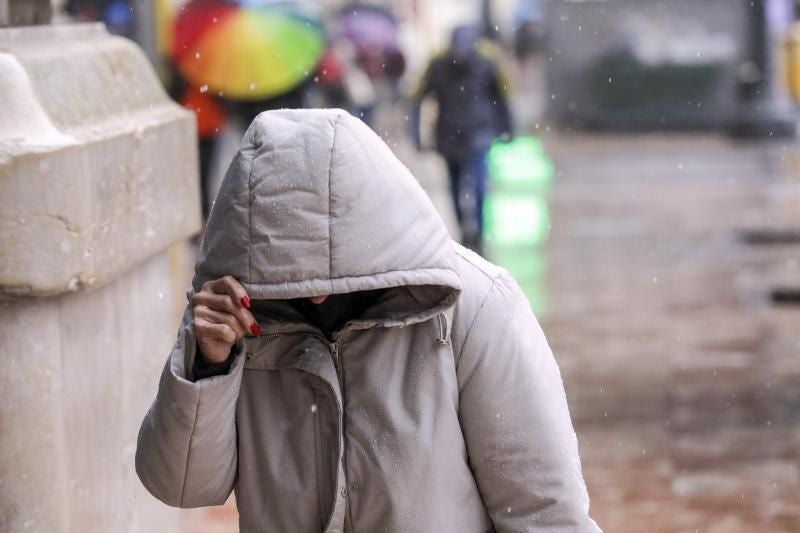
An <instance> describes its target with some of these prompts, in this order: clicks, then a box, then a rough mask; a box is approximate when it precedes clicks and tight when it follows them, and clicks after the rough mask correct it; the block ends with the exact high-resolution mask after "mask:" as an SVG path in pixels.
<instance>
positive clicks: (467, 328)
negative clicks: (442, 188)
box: [136, 110, 599, 533]
mask: <svg viewBox="0 0 800 533" xmlns="http://www.w3.org/2000/svg"><path fill="white" fill-rule="evenodd" d="M190 300H191V304H190V305H189V306H188V307H187V310H186V313H185V316H184V320H183V323H182V324H181V326H180V329H179V332H178V339H177V341H176V343H175V346H174V348H173V350H172V353H171V354H170V355H169V357H168V360H167V363H166V366H165V368H164V372H163V374H162V377H161V381H160V384H159V390H158V394H157V396H156V399H155V401H154V403H153V405H152V407H151V408H150V410H149V411H148V413H147V415H146V416H145V419H144V422H143V423H142V427H141V431H140V434H139V442H138V447H137V450H136V469H137V472H138V474H139V477H140V479H141V480H142V482H143V483H144V485H145V486H146V487H147V489H148V490H149V491H150V492H151V493H152V494H153V495H154V496H155V497H157V498H158V499H160V500H162V501H163V502H165V503H167V504H168V505H173V506H179V507H199V506H208V505H219V504H222V503H224V502H225V501H226V499H227V498H228V496H229V495H230V493H231V491H235V492H236V502H237V505H238V508H239V514H240V519H239V520H240V522H239V525H240V528H241V531H243V532H293V533H294V532H298V533H305V532H321V531H324V532H326V533H339V532H351V531H352V532H370V533H371V532H378V531H384V532H405V531H426V532H428V531H435V532H458V533H473V532H474V533H484V532H487V531H498V532H512V531H513V532H518V531H531V532H533V531H548V532H553V531H559V532H587V533H588V532H597V531H599V528H598V527H597V525H596V524H595V523H594V522H593V521H592V519H591V518H590V517H589V514H588V509H589V500H588V496H587V492H586V488H585V485H584V481H583V478H582V476H581V468H580V461H579V458H578V447H577V441H576V437H575V433H574V431H573V428H572V424H571V421H570V417H569V412H568V410H567V403H566V399H565V395H564V388H563V384H562V381H561V377H560V374H559V371H558V367H557V366H556V363H555V360H554V359H553V356H552V353H551V351H550V349H549V347H548V345H547V342H546V340H545V337H544V335H543V333H542V330H541V329H540V327H539V325H538V323H537V322H536V319H535V318H534V316H533V314H532V313H531V311H530V308H529V306H528V303H527V300H526V299H525V297H524V295H523V294H522V292H521V291H520V289H519V287H518V286H517V284H516V283H515V282H514V280H513V279H512V278H511V277H510V276H509V274H508V273H507V272H505V271H504V270H502V269H500V268H498V267H496V266H494V265H492V264H490V263H488V262H487V261H485V260H483V259H481V258H480V257H479V256H477V255H475V254H474V253H472V252H470V251H468V250H466V249H464V248H462V247H460V246H459V245H457V244H455V243H454V242H453V241H452V240H451V239H450V237H449V236H448V234H447V231H446V229H445V227H444V224H443V223H442V221H441V219H440V218H439V216H438V214H437V213H436V211H435V210H434V208H433V206H432V205H431V203H430V201H429V199H428V198H427V196H426V195H425V193H424V192H423V191H422V189H421V188H420V187H419V185H418V184H417V182H416V180H415V179H414V178H413V176H411V174H410V173H409V172H408V170H407V169H406V168H405V167H404V166H403V165H402V164H401V163H400V162H399V161H398V160H397V159H396V158H395V157H394V155H393V154H392V153H391V151H390V150H389V148H388V147H387V146H386V145H385V144H384V143H383V142H382V141H381V140H380V139H379V138H378V136H377V135H375V134H374V133H373V132H372V131H371V130H370V129H369V128H368V127H367V126H365V125H364V124H363V123H362V122H361V121H359V120H358V119H355V118H354V117H352V116H350V115H348V114H347V113H345V112H342V111H340V110H282V111H270V112H266V113H263V114H261V115H260V116H259V117H258V118H257V119H256V120H255V121H254V122H253V124H252V125H251V126H250V128H249V130H248V131H247V133H246V135H245V138H244V140H243V142H242V145H241V148H240V151H239V153H238V155H237V156H236V158H235V159H234V161H233V163H232V164H231V167H230V169H229V170H228V173H227V175H226V177H225V179H224V182H223V184H222V187H221V190H220V193H219V196H218V198H217V201H216V203H215V204H214V207H213V209H212V211H211V215H210V218H209V221H208V227H207V231H206V235H205V239H204V242H203V245H202V249H201V252H200V256H199V259H198V262H197V268H196V275H195V278H194V280H193V285H192V289H191V291H190Z"/></svg>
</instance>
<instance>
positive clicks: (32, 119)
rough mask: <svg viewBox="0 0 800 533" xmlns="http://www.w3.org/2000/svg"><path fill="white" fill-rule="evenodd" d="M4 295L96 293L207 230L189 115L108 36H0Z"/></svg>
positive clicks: (43, 32)
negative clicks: (203, 227)
mask: <svg viewBox="0 0 800 533" xmlns="http://www.w3.org/2000/svg"><path fill="white" fill-rule="evenodd" d="M0 93H2V94H3V100H4V102H3V105H2V106H0V183H2V195H0V257H2V260H0V293H6V294H11V295H28V294H31V295H46V294H58V293H63V292H66V291H75V290H79V289H81V288H84V287H96V286H99V285H102V284H103V283H104V282H105V281H107V280H109V279H112V278H114V277H115V276H118V275H119V274H120V273H122V272H124V271H126V269H129V268H131V266H132V265H136V264H137V263H139V262H140V261H142V260H144V259H146V258H148V257H150V256H152V255H154V254H157V253H160V252H162V251H163V250H165V249H166V248H167V247H168V246H169V245H170V244H171V243H173V242H175V241H177V240H180V239H183V238H186V237H188V236H190V235H193V234H195V233H196V232H197V231H199V228H200V211H199V196H198V187H197V178H196V176H197V155H196V154H197V152H196V150H197V149H196V143H195V140H194V122H193V118H192V116H191V114H190V113H188V112H186V111H184V110H182V109H181V108H180V107H178V106H177V105H175V104H174V103H172V102H171V101H170V100H169V99H168V98H167V96H166V94H165V93H164V91H163V89H162V88H161V86H160V84H159V81H158V79H157V78H156V76H155V74H154V73H153V71H152V68H151V67H150V65H149V64H148V63H147V60H146V58H145V57H144V56H143V55H142V53H141V52H140V51H139V50H138V49H137V48H136V47H135V46H134V45H133V44H132V43H131V42H130V41H128V40H125V39H122V38H116V37H111V36H109V35H108V34H107V33H106V32H105V30H104V29H103V28H102V26H94V25H89V26H85V25H79V26H58V27H43V28H20V29H5V30H0Z"/></svg>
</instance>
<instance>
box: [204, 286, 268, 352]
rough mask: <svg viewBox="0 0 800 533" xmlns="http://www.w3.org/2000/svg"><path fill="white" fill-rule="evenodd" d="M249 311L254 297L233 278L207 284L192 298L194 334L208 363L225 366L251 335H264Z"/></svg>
mask: <svg viewBox="0 0 800 533" xmlns="http://www.w3.org/2000/svg"><path fill="white" fill-rule="evenodd" d="M249 308H250V297H249V296H248V295H247V292H246V291H245V290H244V287H242V285H241V284H240V283H239V282H238V281H237V280H236V279H235V278H233V277H232V276H225V277H222V278H219V279H214V280H210V281H207V282H205V283H203V286H202V287H201V288H200V292H198V293H195V294H194V295H193V296H192V315H193V317H194V321H193V325H194V334H195V337H196V338H197V346H198V348H200V353H201V355H202V356H203V359H204V360H205V362H206V363H208V364H219V363H224V362H225V361H226V360H227V359H228V357H229V356H230V353H231V348H232V347H233V344H234V343H235V342H236V341H238V340H239V339H241V338H242V337H244V336H245V335H246V334H247V332H249V333H251V334H253V335H255V336H258V335H261V329H260V328H259V327H258V323H257V322H256V320H255V318H254V317H253V314H252V313H251V312H250V311H248V309H249Z"/></svg>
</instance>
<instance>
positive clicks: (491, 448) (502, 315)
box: [457, 274, 600, 533]
mask: <svg viewBox="0 0 800 533" xmlns="http://www.w3.org/2000/svg"><path fill="white" fill-rule="evenodd" d="M457 375H458V385H459V391H460V392H459V394H460V396H459V416H460V418H461V424H462V429H463V432H464V437H465V440H466V444H467V451H468V453H469V460H470V465H471V467H472V470H473V473H474V475H475V479H476V481H477V484H478V489H479V490H480V493H481V496H482V498H483V501H484V504H485V506H486V509H487V511H488V513H489V516H490V517H491V519H492V521H493V523H494V526H495V529H496V530H497V531H498V533H505V532H522V531H525V532H540V531H541V532H543V531H548V532H549V531H559V532H560V533H566V532H574V533H577V532H581V533H585V532H598V531H600V529H599V527H598V526H597V524H595V523H594V521H593V520H592V519H591V518H590V517H589V497H588V494H587V491H586V485H585V483H584V481H583V476H582V474H581V465H580V458H579V457H578V445H577V439H576V436H575V432H574V430H573V428H572V422H571V420H570V415H569V411H568V409H567V402H566V396H565V394H564V386H563V383H562V381H561V375H560V372H559V370H558V366H557V365H556V362H555V359H554V358H553V354H552V353H551V351H550V348H549V346H548V345H547V341H546V340H545V337H544V333H543V332H542V329H541V328H540V326H539V324H538V323H537V321H536V319H535V318H534V316H533V313H532V312H531V310H530V307H529V305H528V301H527V299H526V298H525V296H524V295H523V293H522V291H521V290H520V288H519V287H518V286H517V284H516V282H515V281H514V280H513V279H511V277H510V276H508V275H506V274H504V275H503V276H501V277H500V278H498V279H497V280H495V282H494V286H493V287H492V289H491V290H490V292H489V294H488V295H487V297H486V299H485V300H484V302H483V304H482V306H481V308H480V310H479V311H478V313H477V315H476V318H475V320H474V322H473V324H472V326H471V328H470V330H469V331H468V333H467V336H466V338H465V340H464V344H463V346H462V351H461V354H460V357H459V358H458V367H457Z"/></svg>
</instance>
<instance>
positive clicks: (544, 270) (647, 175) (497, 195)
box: [12, 0, 800, 533]
mask: <svg viewBox="0 0 800 533" xmlns="http://www.w3.org/2000/svg"><path fill="white" fill-rule="evenodd" d="M12 3H13V2H12ZM264 6H267V7H264ZM53 9H54V11H53V20H54V24H68V23H74V22H75V21H89V20H99V21H102V22H104V23H105V24H106V26H107V27H108V29H109V30H110V31H111V32H113V33H116V34H118V35H122V36H124V37H127V38H129V39H132V40H134V41H136V42H137V43H138V44H139V46H141V47H142V48H143V50H144V51H145V52H146V54H147V56H148V57H149V59H150V60H151V62H152V64H153V68H154V69H155V71H156V72H157V73H158V75H159V77H160V79H161V81H162V83H163V86H164V88H165V90H166V91H167V92H168V94H169V95H170V97H172V98H173V99H174V100H175V101H177V102H179V103H180V104H182V105H184V106H185V107H186V108H188V109H190V110H192V111H193V112H195V114H196V120H197V140H198V146H199V172H200V176H201V182H200V186H201V187H202V190H203V195H202V196H203V197H202V202H204V209H203V213H204V214H207V212H208V210H209V209H210V207H211V205H212V203H213V198H214V195H215V192H216V189H217V187H218V185H219V182H220V180H221V178H222V175H223V173H224V171H225V169H226V167H227V165H228V164H229V162H230V160H231V158H232V156H233V154H234V153H235V152H236V149H237V145H238V142H239V139H240V138H241V136H242V134H243V131H244V129H245V128H246V126H247V125H248V124H249V122H250V121H251V120H252V118H253V117H254V116H255V115H256V114H257V113H258V112H260V111H262V110H264V109H268V108H276V107H298V106H308V107H327V106H336V107H343V108H345V109H348V110H349V111H350V112H352V113H353V114H355V115H357V116H360V117H362V118H363V119H364V120H365V121H367V122H368V123H369V124H370V126H372V128H373V129H374V130H375V131H376V132H377V133H378V134H379V135H380V136H381V137H382V138H383V139H384V140H385V141H386V142H387V143H388V144H389V145H390V146H391V147H392V149H393V150H394V151H395V153H396V154H397V155H398V156H399V157H400V159H401V160H403V161H404V162H405V163H406V165H407V166H408V167H409V168H410V169H411V170H412V172H413V173H414V175H415V176H416V177H417V179H418V180H419V181H420V183H421V185H422V186H423V187H424V189H425V190H426V191H427V192H428V194H429V195H430V197H431V199H432V200H433V202H434V204H435V205H436V207H437V208H438V209H439V212H440V214H441V216H442V218H443V219H444V220H445V223H446V224H447V226H448V228H449V229H450V231H451V233H452V235H453V237H454V238H455V239H457V240H460V241H462V242H464V243H465V244H466V245H469V246H470V247H472V248H473V249H475V250H476V251H478V252H479V253H481V254H483V255H484V256H486V257H487V258H488V259H490V260H491V261H493V262H496V263H498V264H500V265H502V266H504V267H506V268H508V269H509V270H510V271H511V272H512V273H513V274H514V275H515V276H516V277H517V279H518V281H519V282H520V284H521V286H522V287H523V289H524V290H525V292H526V294H527V295H528V297H529V299H530V302H531V305H532V307H533V308H534V310H535V312H536V313H537V316H538V318H539V320H540V322H541V323H542V325H543V328H544V330H545V333H546V334H547V336H548V339H549V341H550V344H551V346H552V348H553V350H554V352H555V354H556V358H557V360H558V362H559V365H560V367H561V371H562V375H563V378H564V381H565V386H566V391H567V396H568V400H569V404H570V409H571V413H572V416H573V420H574V423H575V426H576V430H577V433H578V437H579V441H580V447H581V455H582V459H583V467H584V475H585V477H586V480H587V483H588V486H589V491H590V496H591V498H592V514H593V516H594V518H595V519H596V520H597V522H598V523H599V525H600V526H601V527H603V528H604V530H605V531H607V532H620V533H639V532H663V533H679V532H680V533H683V532H687V533H688V532H707V533H738V532H748V533H761V532H763V533H791V532H797V531H800V464H799V463H798V460H799V459H800V143H798V140H797V139H796V137H795V129H796V123H797V119H798V114H797V110H798V107H797V102H796V100H795V97H796V96H800V28H799V27H798V26H796V23H795V20H796V18H797V17H798V16H800V10H798V6H796V5H795V3H794V2H792V1H791V0H760V1H757V0H755V1H749V0H741V1H740V0H706V1H704V2H697V1H691V0H670V1H657V0H605V1H599V0H598V1H577V0H575V1H570V0H483V1H481V0H472V1H465V0H446V1H445V0H437V1H436V2H433V1H429V2H424V1H421V0H385V1H375V2H369V3H359V4H354V3H351V2H346V1H335V0H320V1H319V2H311V1H308V2H300V1H297V2H266V1H265V2H259V1H256V0H247V1H245V0H242V1H238V2H234V1H223V0H191V1H182V0H67V1H65V2H63V1H59V2H56V3H55V4H53ZM265 13H266V14H265ZM463 25H471V27H473V28H477V29H478V31H479V34H480V39H479V41H478V42H477V43H476V44H475V46H476V49H478V50H479V51H480V53H481V54H482V56H481V57H483V58H486V59H487V60H488V61H490V62H491V65H492V66H493V68H495V69H496V71H497V76H498V77H497V84H498V87H499V95H500V96H499V97H498V98H503V99H507V107H508V112H509V115H510V119H511V123H510V127H505V128H497V131H496V133H497V135H496V138H495V139H494V140H493V142H491V143H487V145H486V147H485V150H484V152H485V153H483V156H485V163H486V165H487V167H486V168H487V169H488V175H487V176H486V188H485V191H484V192H483V193H476V192H475V190H473V189H470V188H469V187H466V188H464V187H462V190H460V191H457V192H456V193H453V191H452V189H451V186H450V180H451V179H453V177H452V176H453V174H452V172H453V171H452V169H450V168H449V167H448V164H447V161H446V159H447V158H446V157H442V155H440V153H439V152H437V146H438V147H439V148H441V145H440V143H437V138H436V128H435V123H436V120H437V116H439V113H440V112H443V111H442V110H444V108H445V106H446V105H447V104H446V103H445V102H442V101H437V100H441V98H443V97H442V96H441V94H440V93H437V92H436V91H433V90H432V91H429V92H427V93H426V92H425V90H424V87H425V83H426V80H428V79H429V78H430V76H431V70H430V67H429V65H430V62H431V60H432V59H435V58H437V57H449V56H448V55H447V54H449V53H450V51H451V50H450V46H451V32H452V31H453V29H454V28H456V27H458V26H463ZM221 26H224V28H220V27H221ZM445 79H448V78H445ZM456 85H458V82H454V86H453V87H452V89H453V91H454V92H455V93H458V92H463V91H464V90H465V88H464V86H463V85H460V86H456ZM467 90H469V87H467ZM444 98H449V97H448V96H444ZM476 98H477V97H476ZM497 104H498V100H497V99H495V100H492V101H491V102H489V105H491V106H497ZM489 141H492V139H489ZM440 151H441V150H440ZM470 178H471V179H474V178H475V176H474V175H470ZM465 179H466V178H465ZM481 195H483V196H482V200H483V201H482V213H483V215H482V217H481V218H480V220H479V221H477V222H476V221H475V212H476V210H477V212H478V213H480V212H481V209H477V207H476V205H475V200H476V198H481ZM457 203H459V205H458V209H461V210H462V211H463V212H462V214H461V220H460V221H459V218H458V217H457V214H456V213H457V212H459V211H458V209H457V206H456V204H457ZM470 220H471V221H472V222H473V224H472V225H471V224H470ZM476 228H477V229H476ZM476 231H477V233H476ZM164 356H166V353H165V354H164ZM152 385H153V390H154V389H155V386H156V383H155V382H154V383H153V384H152ZM142 414H143V413H142ZM182 524H183V531H184V532H185V533H223V532H233V531H237V530H238V527H237V518H236V510H235V505H234V502H233V500H231V501H230V502H229V503H228V504H227V505H225V506H223V507H219V508H209V509H199V510H192V511H185V512H184V513H183V516H182Z"/></svg>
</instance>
